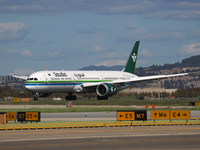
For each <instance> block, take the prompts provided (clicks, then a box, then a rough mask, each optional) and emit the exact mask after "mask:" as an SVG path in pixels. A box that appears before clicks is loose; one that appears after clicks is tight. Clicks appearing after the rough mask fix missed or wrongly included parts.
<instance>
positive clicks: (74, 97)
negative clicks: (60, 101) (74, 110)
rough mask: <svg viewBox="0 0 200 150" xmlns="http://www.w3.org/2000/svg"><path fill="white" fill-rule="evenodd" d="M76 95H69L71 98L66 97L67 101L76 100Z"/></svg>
mask: <svg viewBox="0 0 200 150" xmlns="http://www.w3.org/2000/svg"><path fill="white" fill-rule="evenodd" d="M76 99H77V98H76V95H73V94H72V93H69V96H66V97H65V100H76Z"/></svg>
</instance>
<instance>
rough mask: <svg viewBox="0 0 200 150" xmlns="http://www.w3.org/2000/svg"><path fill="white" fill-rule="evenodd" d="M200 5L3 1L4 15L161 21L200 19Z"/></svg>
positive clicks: (153, 0)
mask: <svg viewBox="0 0 200 150" xmlns="http://www.w3.org/2000/svg"><path fill="white" fill-rule="evenodd" d="M199 7H200V2H199V1H194V0H193V1H191V0H182V1H171V0H170V1H166V0H131V1H130V0H126V1H125V0H117V1H113V0H106V1H105V0H104V1H99V0H92V1H91V0H76V1H75V0H74V1H72V0H59V1H57V0H42V1H41V0H35V1H23V0H18V1H17V2H15V1H12V2H10V1H0V13H14V14H16V13H18V14H26V15H27V14H28V15H30V14H34V15H52V14H54V15H55V14H63V13H72V12H92V13H99V14H108V15H111V14H129V15H144V16H145V17H147V18H160V19H166V18H167V19H184V20H199V19H200V15H199V14H200V10H199Z"/></svg>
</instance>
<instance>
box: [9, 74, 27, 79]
mask: <svg viewBox="0 0 200 150" xmlns="http://www.w3.org/2000/svg"><path fill="white" fill-rule="evenodd" d="M11 76H12V77H13V78H18V79H22V80H27V79H28V76H15V75H13V74H11Z"/></svg>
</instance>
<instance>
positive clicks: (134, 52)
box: [123, 41, 140, 74]
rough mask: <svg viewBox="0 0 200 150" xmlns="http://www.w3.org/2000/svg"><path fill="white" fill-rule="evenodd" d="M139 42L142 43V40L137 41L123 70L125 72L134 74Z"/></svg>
mask: <svg viewBox="0 0 200 150" xmlns="http://www.w3.org/2000/svg"><path fill="white" fill-rule="evenodd" d="M139 44H140V41H137V42H135V45H134V47H133V49H132V51H131V53H130V56H129V59H128V61H127V62H126V66H125V68H124V70H123V71H124V72H129V73H132V74H134V72H135V65H136V61H137V54H138V48H139Z"/></svg>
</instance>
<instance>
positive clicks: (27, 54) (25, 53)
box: [21, 50, 33, 57]
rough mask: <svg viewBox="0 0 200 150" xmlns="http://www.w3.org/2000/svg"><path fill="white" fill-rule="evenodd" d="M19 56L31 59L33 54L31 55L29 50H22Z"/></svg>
mask: <svg viewBox="0 0 200 150" xmlns="http://www.w3.org/2000/svg"><path fill="white" fill-rule="evenodd" d="M21 54H22V56H24V57H31V56H33V54H32V53H31V51H29V50H24V51H23V52H21Z"/></svg>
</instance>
